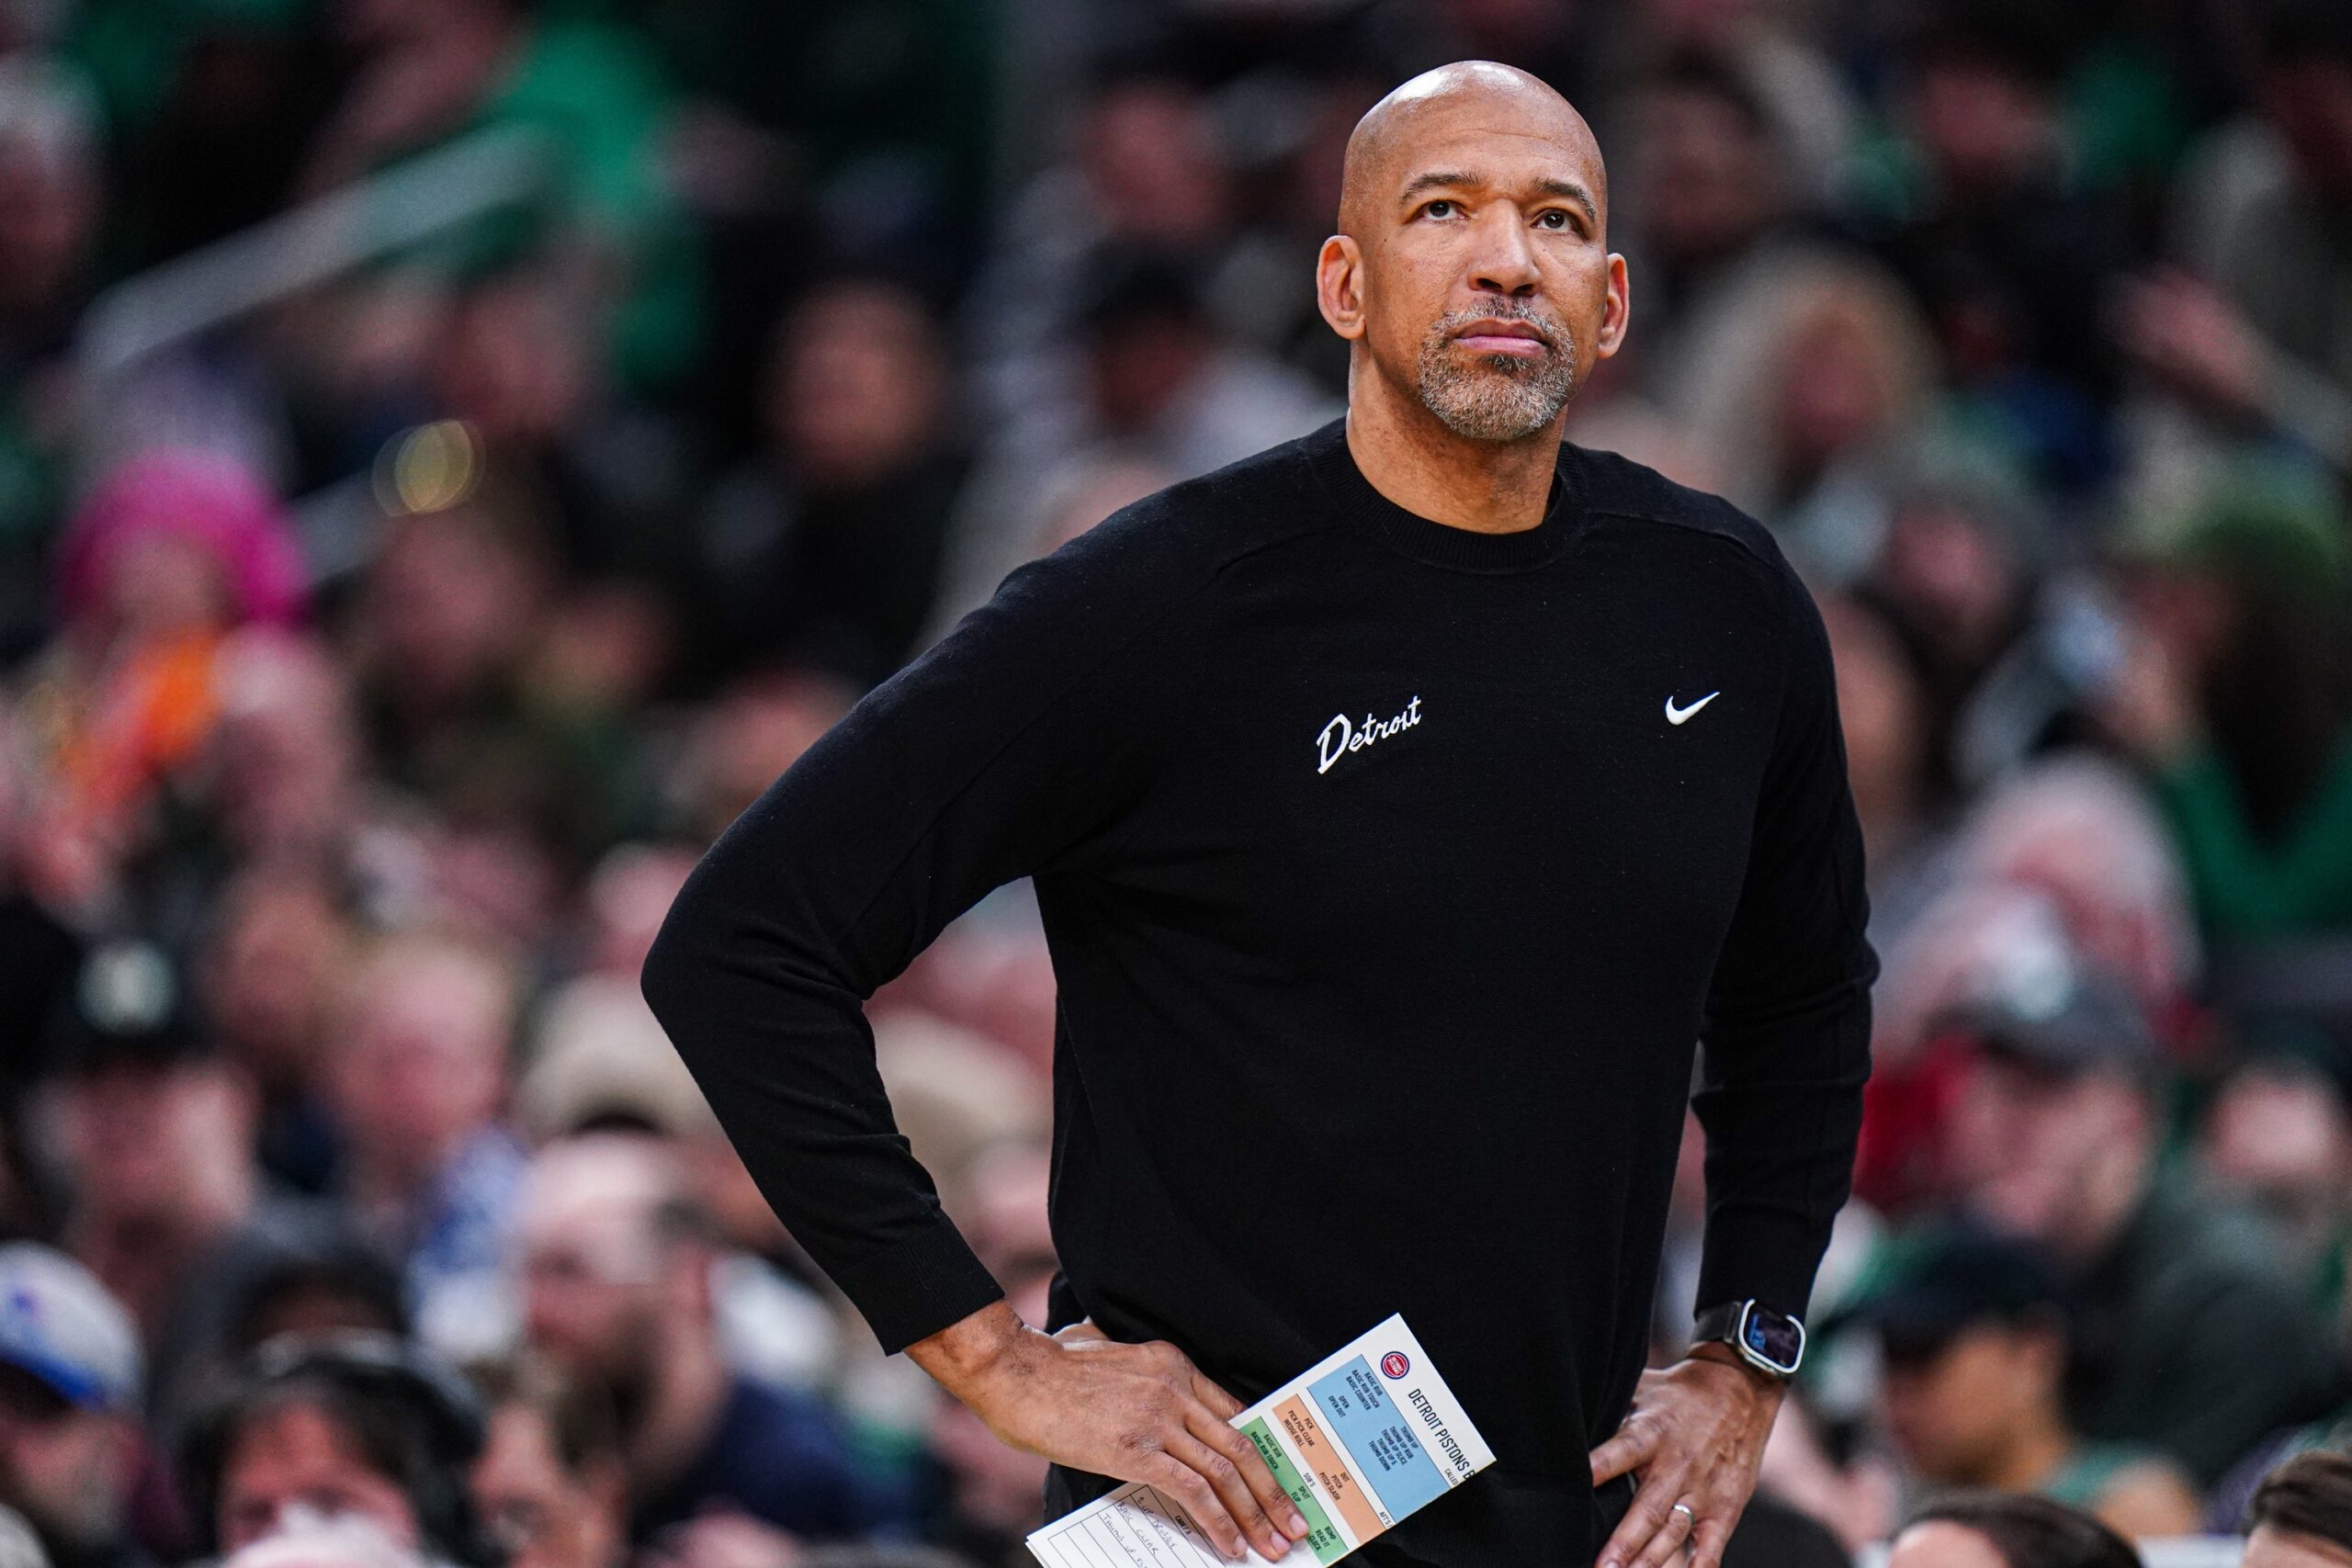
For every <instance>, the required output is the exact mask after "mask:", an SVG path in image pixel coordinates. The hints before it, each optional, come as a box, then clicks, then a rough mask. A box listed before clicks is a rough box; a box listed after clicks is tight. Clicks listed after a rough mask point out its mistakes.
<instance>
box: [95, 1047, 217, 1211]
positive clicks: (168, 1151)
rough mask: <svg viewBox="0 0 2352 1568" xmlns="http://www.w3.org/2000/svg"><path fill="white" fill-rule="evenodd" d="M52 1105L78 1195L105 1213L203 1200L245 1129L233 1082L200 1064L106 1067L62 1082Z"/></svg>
mask: <svg viewBox="0 0 2352 1568" xmlns="http://www.w3.org/2000/svg"><path fill="white" fill-rule="evenodd" d="M58 1111H59V1117H58V1120H59V1122H60V1126H61V1130H62V1138H63V1141H64V1144H65V1156H66V1161H67V1163H68V1164H69V1165H70V1166H71V1167H72V1168H73V1172H74V1181H75V1183H76V1186H77V1189H78V1191H79V1195H80V1199H81V1201H82V1202H83V1203H84V1204H85V1205H86V1206H87V1207H88V1208H89V1209H91V1210H93V1211H96V1212H100V1213H105V1214H107V1215H108V1216H115V1217H120V1216H126V1215H138V1216H141V1217H146V1218H154V1219H163V1220H169V1219H171V1218H173V1217H175V1215H176V1214H177V1213H180V1212H181V1211H182V1210H184V1209H185V1208H186V1206H187V1204H189V1203H191V1202H196V1201H201V1200H203V1199H205V1198H206V1197H208V1196H209V1194H210V1192H211V1191H212V1190H213V1183H212V1181H211V1180H210V1179H209V1175H210V1173H212V1172H214V1171H216V1170H217V1169H218V1168H219V1167H220V1163H221V1162H224V1161H235V1160H240V1159H242V1158H243V1157H244V1156H243V1153H242V1150H243V1144H244V1140H245V1137H246V1134H247V1133H248V1132H249V1127H248V1125H247V1114H246V1107H245V1106H244V1104H243V1100H242V1097H241V1096H240V1094H239V1093H238V1091H237V1089H236V1086H235V1084H234V1083H233V1082H232V1080H231V1079H230V1078H229V1077H228V1076H227V1075H225V1074H224V1073H222V1072H221V1071H220V1069H218V1068H217V1067H214V1066H210V1065H208V1064H204V1063H183V1062H170V1063H149V1062H137V1061H132V1062H119V1063H108V1064H106V1065H104V1066H99V1067H97V1068H96V1069H95V1070H92V1071H88V1072H85V1073H80V1074H76V1075H74V1077H70V1078H68V1079H67V1080H65V1082H64V1083H63V1084H62V1086H61V1088H60V1090H59V1095H58Z"/></svg>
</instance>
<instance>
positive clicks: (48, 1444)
mask: <svg viewBox="0 0 2352 1568" xmlns="http://www.w3.org/2000/svg"><path fill="white" fill-rule="evenodd" d="M134 1448H135V1441H134V1438H133V1437H132V1435H131V1432H130V1423H129V1422H127V1421H125V1420H124V1419H123V1418H122V1417H121V1416H115V1415H111V1414H109V1413H107V1412H106V1411H100V1410H82V1409H77V1408H76V1407H75V1406H74V1405H73V1404H68V1403H67V1402H66V1401H65V1399H64V1398H63V1397H62V1396H61V1395H59V1394H57V1393H53V1392H51V1389H50V1388H49V1386H48V1385H47V1384H45V1383H42V1382H40V1381H39V1380H38V1379H36V1378H34V1377H32V1376H30V1375H29V1374H28V1373H25V1372H21V1371H17V1369H16V1368H14V1367H0V1503H6V1505H7V1506H9V1507H12V1508H14V1509H16V1510H17V1512H18V1513H20V1514H22V1515H24V1516H25V1517H26V1518H27V1519H28V1521H30V1522H31V1524H32V1526H33V1528H34V1529H37V1530H39V1531H40V1534H41V1536H42V1538H43V1539H44V1540H48V1541H49V1542H51V1544H52V1545H71V1546H74V1547H79V1548H83V1549H89V1548H93V1547H97V1546H103V1545H106V1544H107V1543H109V1542H111V1541H112V1540H114V1539H115V1537H116V1535H117V1534H118V1533H119V1530H120V1529H121V1519H122V1505H123V1500H124V1498H125V1496H126V1495H128V1493H129V1490H130V1473H129V1472H130V1459H131V1455H132V1452H133V1450H134Z"/></svg>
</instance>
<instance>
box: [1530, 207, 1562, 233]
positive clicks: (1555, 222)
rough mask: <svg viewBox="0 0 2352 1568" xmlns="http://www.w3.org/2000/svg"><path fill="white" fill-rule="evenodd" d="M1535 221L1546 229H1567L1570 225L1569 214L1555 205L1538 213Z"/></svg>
mask: <svg viewBox="0 0 2352 1568" xmlns="http://www.w3.org/2000/svg"><path fill="white" fill-rule="evenodd" d="M1535 221H1536V222H1537V223H1539V224H1541V225H1543V226H1544V228H1546V229H1565V228H1566V227H1567V226H1568V215H1567V214H1566V213H1565V212H1563V211H1561V210H1560V209H1558V208H1556V207H1555V208H1553V209H1551V210H1550V211H1548V212H1539V213H1537V214H1536V215H1535Z"/></svg>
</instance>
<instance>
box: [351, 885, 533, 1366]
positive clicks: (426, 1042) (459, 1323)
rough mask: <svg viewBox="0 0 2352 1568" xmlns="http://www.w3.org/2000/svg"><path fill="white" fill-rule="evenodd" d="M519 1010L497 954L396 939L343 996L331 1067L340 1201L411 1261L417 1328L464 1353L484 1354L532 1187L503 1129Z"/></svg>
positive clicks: (426, 936)
mask: <svg viewBox="0 0 2352 1568" xmlns="http://www.w3.org/2000/svg"><path fill="white" fill-rule="evenodd" d="M515 1007H516V1001H515V979H514V976H513V974H512V973H511V971H510V970H509V968H508V967H507V965H506V964H503V962H501V961H500V960H499V959H498V958H496V957H495V956H493V955H492V953H489V952H488V951H486V950H485V949H483V948H481V947H480V946H478V945H475V944H472V943H468V942H459V941H457V940H455V939H453V938H450V937H447V936H443V935H436V934H432V933H428V932H412V933H408V934H404V935H398V936H393V937H389V938H385V939H383V940H381V941H380V942H378V943H377V944H376V946H375V947H374V948H373V949H372V950H371V951H370V952H368V953H367V954H366V955H365V956H364V957H362V958H361V959H360V960H359V961H358V962H357V964H356V967H355V969H354V971H353V974H352V976H351V979H350V982H349V984H348V986H347V987H345V994H344V995H343V997H342V998H341V1000H340V1007H339V1010H338V1018H339V1021H338V1026H337V1034H338V1036H339V1038H338V1040H337V1043H336V1047H335V1050H334V1058H333V1060H332V1062H331V1063H330V1064H329V1066H328V1069H327V1074H328V1091H327V1092H328V1099H329V1102H330V1105H331V1106H332V1109H333V1111H334V1118H335V1124H336V1128H337V1130H338V1132H339V1134H340V1135H341V1138H342V1144H343V1151H344V1156H343V1164H342V1170H341V1175H340V1178H339V1189H338V1190H339V1195H340V1197H341V1200H342V1201H343V1202H344V1203H345V1205H347V1207H348V1209H349V1211H350V1213H351V1214H352V1216H353V1218H354V1220H355V1221H356V1223H357V1224H358V1226H359V1228H360V1230H361V1231H362V1233H363V1234H365V1235H368V1237H369V1238H370V1239H371V1240H373V1241H374V1242H375V1243H376V1245H378V1246H379V1247H383V1248H385V1249H386V1250H388V1251H389V1252H390V1253H391V1254H392V1255H393V1256H395V1257H397V1258H400V1259H401V1262H402V1267H403V1269H404V1272H405V1274H406V1277H407V1280H408V1284H409V1290H410V1292H411V1294H412V1296H413V1300H414V1302H415V1310H416V1319H417V1326H418V1332H419V1333H420V1334H421V1335H422V1336H423V1337H424V1339H425V1340H426V1341H427V1342H428V1343H431V1344H435V1345H440V1346H444V1347H446V1348H449V1349H450V1350H451V1351H452V1352H453V1353H462V1352H469V1351H474V1350H478V1349H481V1348H482V1347H481V1345H480V1344H479V1343H477V1337H478V1336H479V1335H480V1334H481V1331H482V1328H483V1323H484V1320H483V1318H482V1313H483V1312H484V1310H485V1307H486V1304H487V1303H490V1302H492V1301H493V1300H495V1298H496V1292H497V1290H498V1284H497V1280H498V1270H499V1267H500V1264H501V1262H502V1261H503V1258H504V1256H505V1241H506V1227H507V1220H508V1210H509V1208H510V1206H511V1205H512V1203H513V1201H514V1194H515V1188H516V1186H517V1184H518V1183H519V1182H520V1180H521V1179H522V1173H523V1154H522V1151H521V1149H520V1148H519V1147H518V1146H517V1145H516V1144H515V1138H514V1135H513V1134H511V1133H509V1132H508V1131H507V1130H506V1129H505V1128H504V1127H503V1126H501V1125H500V1124H499V1123H498V1122H497V1120H496V1117H497V1114H498V1111H499V1110H500V1109H501V1104H502V1101H503V1097H504V1094H505V1078H506V1071H507V1063H508V1056H509V1053H510V1049H511V1037H512V1031H513V1029H514V1027H515Z"/></svg>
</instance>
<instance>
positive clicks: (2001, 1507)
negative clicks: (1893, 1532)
mask: <svg viewBox="0 0 2352 1568" xmlns="http://www.w3.org/2000/svg"><path fill="white" fill-rule="evenodd" d="M1887 1568H2140V1554H2139V1553H2138V1552H2136V1551H2132V1550H2131V1543H2130V1542H2129V1541H2127V1540H2124V1539H2123V1538H2122V1537H2121V1536H2120V1535H2118V1534H2116V1533H2115V1532H2114V1531H2113V1530H2111V1529H2108V1528H2107V1526H2105V1525H2103V1524H2101V1523H2100V1522H2099V1521H2098V1519H2097V1518H2096V1517H2093V1516H2091V1515H2090V1514H2088V1513H2086V1512H2085V1511H2084V1510H2082V1509H2080V1508H2074V1507H2069V1506H2067V1505H2065V1504H2064V1503H2061V1502H2058V1501H2056V1500H2054V1499H2052V1498H2049V1497H2043V1496H2039V1495H2033V1494H2030V1493H2012V1492H1964V1493H1959V1494H1956V1495H1952V1496H1949V1497H1945V1498H1942V1499H1939V1500H1938V1501H1936V1502H1932V1503H1930V1504H1928V1506H1926V1507H1925V1508H1922V1509H1921V1510H1920V1511H1919V1512H1918V1513H1917V1514H1915V1515H1913V1516H1912V1519H1911V1523H1910V1524H1909V1525H1907V1526H1906V1527H1905V1529H1904V1530H1903V1532H1902V1533H1901V1534H1899V1535H1897V1536H1896V1537H1895V1538H1894V1551H1892V1552H1891V1553H1890V1554H1889V1556H1888V1558H1887Z"/></svg>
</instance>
